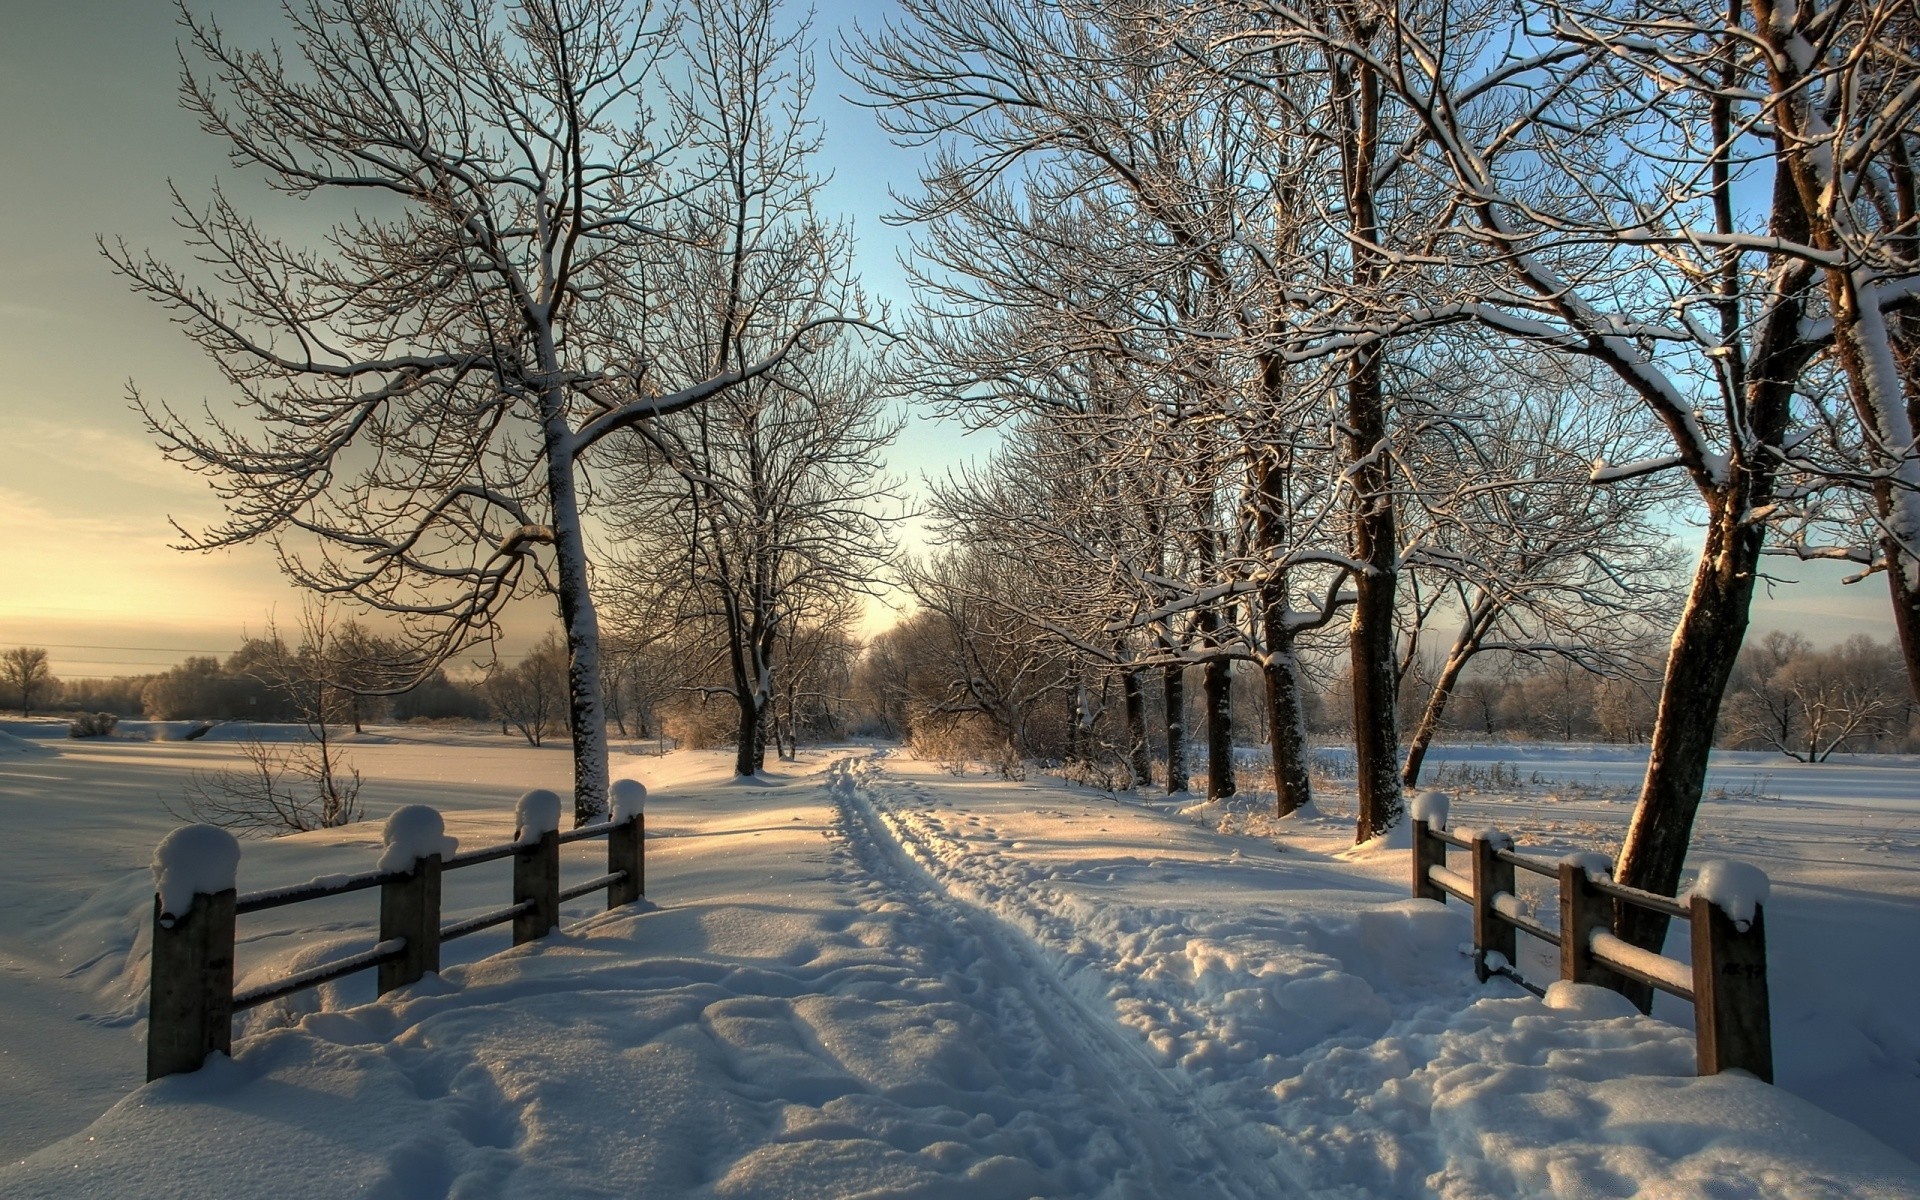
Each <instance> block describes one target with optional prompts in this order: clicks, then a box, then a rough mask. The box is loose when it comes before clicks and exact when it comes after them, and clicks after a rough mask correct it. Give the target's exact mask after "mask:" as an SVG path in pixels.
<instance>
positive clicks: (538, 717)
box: [481, 633, 568, 747]
mask: <svg viewBox="0 0 1920 1200" xmlns="http://www.w3.org/2000/svg"><path fill="white" fill-rule="evenodd" d="M481 686H482V688H483V689H484V690H485V692H486V694H487V703H488V704H490V705H491V706H492V707H493V712H494V715H495V716H496V717H498V718H499V719H500V724H501V726H502V729H501V732H503V733H504V732H505V731H506V729H505V727H506V726H512V727H513V728H515V729H517V730H519V731H520V736H521V737H524V738H526V739H527V744H528V745H529V746H536V747H537V746H539V745H540V744H541V743H542V742H544V741H545V740H546V739H547V736H548V735H549V734H551V733H552V732H553V730H554V729H555V728H556V727H557V726H559V725H561V724H562V723H563V721H564V720H565V718H566V715H567V713H568V708H567V647H566V643H564V642H562V641H561V640H560V635H559V634H557V633H549V634H547V636H546V637H544V638H542V639H541V640H540V644H539V645H537V646H535V647H534V648H533V649H532V650H530V651H528V652H527V654H526V655H525V657H523V658H521V660H520V661H519V662H517V663H514V664H513V665H512V666H507V665H505V664H503V663H495V664H494V667H493V670H491V671H489V672H488V673H487V677H486V680H485V681H484V682H483V683H482V685H481Z"/></svg>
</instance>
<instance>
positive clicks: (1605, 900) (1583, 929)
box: [1560, 854, 1620, 991]
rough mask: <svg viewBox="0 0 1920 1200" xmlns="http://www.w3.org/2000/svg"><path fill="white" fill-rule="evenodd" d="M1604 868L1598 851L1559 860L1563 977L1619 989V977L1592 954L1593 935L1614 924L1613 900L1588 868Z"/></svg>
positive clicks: (1577, 981)
mask: <svg viewBox="0 0 1920 1200" xmlns="http://www.w3.org/2000/svg"><path fill="white" fill-rule="evenodd" d="M1596 868H1597V869H1602V870H1604V869H1605V860H1604V859H1601V858H1600V857H1599V856H1598V855H1585V854H1569V855H1567V857H1565V858H1563V859H1561V860H1560V978H1562V979H1566V980H1570V981H1571V982H1573V983H1590V984H1594V985H1596V986H1598V987H1604V988H1612V989H1613V990H1615V991H1619V990H1620V978H1619V976H1618V975H1616V974H1614V972H1612V971H1611V970H1609V969H1607V968H1606V967H1605V966H1603V965H1602V964H1601V963H1600V961H1599V960H1598V959H1596V958H1595V957H1594V955H1593V935H1594V933H1595V932H1596V931H1605V930H1609V929H1611V928H1612V927H1613V900H1612V898H1611V897H1609V896H1608V895H1607V894H1606V893H1605V892H1603V891H1601V890H1600V889H1599V888H1597V887H1595V886H1594V885H1593V880H1591V879H1589V878H1588V877H1587V872H1588V871H1589V870H1594V869H1596Z"/></svg>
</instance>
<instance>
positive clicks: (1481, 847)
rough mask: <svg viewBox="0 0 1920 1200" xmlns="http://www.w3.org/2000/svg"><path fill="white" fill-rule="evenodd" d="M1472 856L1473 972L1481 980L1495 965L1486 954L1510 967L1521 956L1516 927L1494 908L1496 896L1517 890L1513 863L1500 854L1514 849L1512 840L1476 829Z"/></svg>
mask: <svg viewBox="0 0 1920 1200" xmlns="http://www.w3.org/2000/svg"><path fill="white" fill-rule="evenodd" d="M1470 840H1471V841H1472V849H1471V850H1470V851H1469V853H1470V854H1471V855H1472V857H1473V973H1474V975H1475V976H1477V977H1478V978H1479V980H1480V982H1481V983H1485V982H1486V981H1487V980H1488V979H1490V978H1492V976H1493V974H1494V971H1495V968H1493V967H1490V966H1489V965H1488V964H1487V956H1488V955H1490V954H1497V955H1499V956H1500V957H1501V959H1502V963H1501V965H1502V966H1505V967H1511V966H1513V964H1514V962H1515V961H1516V960H1517V958H1518V954H1517V953H1516V951H1515V939H1514V928H1513V926H1512V925H1511V924H1509V923H1508V922H1507V921H1506V919H1505V918H1504V917H1502V916H1501V914H1500V913H1499V912H1498V911H1497V910H1496V909H1495V908H1494V898H1495V897H1496V896H1500V895H1508V896H1511V895H1512V894H1513V891H1514V881H1513V864H1512V863H1510V862H1507V861H1505V860H1503V859H1502V858H1501V857H1500V851H1502V850H1511V849H1513V839H1512V838H1510V837H1508V836H1507V835H1506V834H1504V833H1499V832H1496V831H1494V830H1487V829H1476V830H1474V832H1473V834H1472V837H1471V839H1470Z"/></svg>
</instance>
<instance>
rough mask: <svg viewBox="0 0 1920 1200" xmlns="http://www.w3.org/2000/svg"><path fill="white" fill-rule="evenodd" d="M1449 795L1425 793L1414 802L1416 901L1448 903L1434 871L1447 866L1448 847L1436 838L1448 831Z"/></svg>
mask: <svg viewBox="0 0 1920 1200" xmlns="http://www.w3.org/2000/svg"><path fill="white" fill-rule="evenodd" d="M1448 808H1449V802H1448V797H1447V794H1446V793H1445V792H1438V791H1428V792H1421V793H1420V794H1419V795H1418V796H1416V797H1414V801H1413V898H1414V899H1416V900H1438V901H1440V902H1441V903H1442V904H1445V903H1446V902H1447V894H1446V893H1445V892H1443V891H1441V890H1440V885H1439V884H1437V883H1435V882H1434V881H1433V868H1435V867H1445V866H1446V865H1447V844H1446V843H1445V842H1443V841H1441V840H1440V839H1439V838H1437V837H1434V836H1433V831H1434V830H1435V829H1445V828H1446V827H1447V811H1448Z"/></svg>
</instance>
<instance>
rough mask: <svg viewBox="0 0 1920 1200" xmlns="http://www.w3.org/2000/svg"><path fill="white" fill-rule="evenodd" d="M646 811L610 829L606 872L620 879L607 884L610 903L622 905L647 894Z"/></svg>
mask: <svg viewBox="0 0 1920 1200" xmlns="http://www.w3.org/2000/svg"><path fill="white" fill-rule="evenodd" d="M646 854H647V815H646V814H645V813H635V814H634V816H633V819H632V820H630V821H627V822H625V823H623V824H621V825H616V826H614V827H613V828H612V829H611V830H609V831H608V833H607V873H608V874H609V875H611V874H613V873H615V872H619V873H620V881H619V882H618V883H614V884H611V885H609V886H608V887H607V907H608V908H610V909H612V908H620V907H621V906H623V905H627V904H632V903H633V902H634V901H636V900H638V899H640V897H642V896H644V895H646V894H647V858H646Z"/></svg>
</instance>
